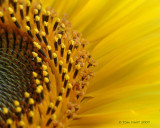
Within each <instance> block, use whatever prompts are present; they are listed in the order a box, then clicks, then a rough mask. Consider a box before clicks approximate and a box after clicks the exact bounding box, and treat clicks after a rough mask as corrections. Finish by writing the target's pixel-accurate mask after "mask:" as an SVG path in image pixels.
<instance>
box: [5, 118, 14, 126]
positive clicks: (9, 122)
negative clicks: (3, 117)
mask: <svg viewBox="0 0 160 128" xmlns="http://www.w3.org/2000/svg"><path fill="white" fill-rule="evenodd" d="M12 123H13V121H12V119H11V118H9V119H7V121H6V124H7V128H10V127H11V125H12Z"/></svg>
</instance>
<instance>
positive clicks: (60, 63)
mask: <svg viewBox="0 0 160 128" xmlns="http://www.w3.org/2000/svg"><path fill="white" fill-rule="evenodd" d="M62 66H63V61H61V60H60V61H59V73H60V74H61V73H62Z"/></svg>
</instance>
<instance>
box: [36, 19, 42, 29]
mask: <svg viewBox="0 0 160 128" xmlns="http://www.w3.org/2000/svg"><path fill="white" fill-rule="evenodd" d="M35 21H36V25H37V28H38V30H40V29H41V28H40V22H39V21H40V17H39V16H36V17H35Z"/></svg>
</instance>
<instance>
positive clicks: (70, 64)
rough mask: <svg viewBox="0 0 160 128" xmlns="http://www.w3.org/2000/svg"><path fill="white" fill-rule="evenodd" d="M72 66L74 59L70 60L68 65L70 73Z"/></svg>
mask: <svg viewBox="0 0 160 128" xmlns="http://www.w3.org/2000/svg"><path fill="white" fill-rule="evenodd" d="M72 64H73V59H72V58H70V59H69V64H68V72H70V71H71V68H72Z"/></svg>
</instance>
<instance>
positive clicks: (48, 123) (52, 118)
mask: <svg viewBox="0 0 160 128" xmlns="http://www.w3.org/2000/svg"><path fill="white" fill-rule="evenodd" d="M55 119H56V115H55V114H53V115H51V118H49V120H48V121H47V123H46V126H49V125H50V123H51V122H52V121H53V120H55Z"/></svg>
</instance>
